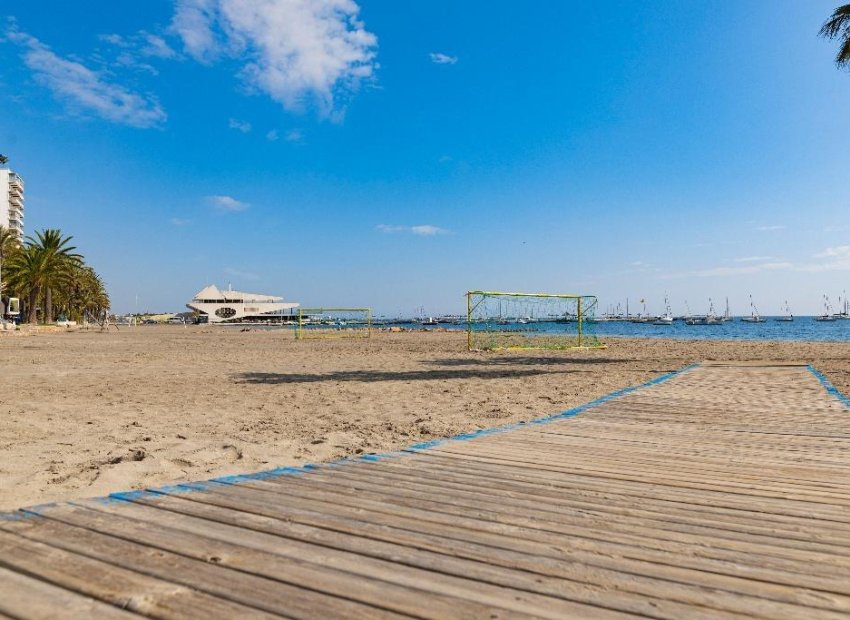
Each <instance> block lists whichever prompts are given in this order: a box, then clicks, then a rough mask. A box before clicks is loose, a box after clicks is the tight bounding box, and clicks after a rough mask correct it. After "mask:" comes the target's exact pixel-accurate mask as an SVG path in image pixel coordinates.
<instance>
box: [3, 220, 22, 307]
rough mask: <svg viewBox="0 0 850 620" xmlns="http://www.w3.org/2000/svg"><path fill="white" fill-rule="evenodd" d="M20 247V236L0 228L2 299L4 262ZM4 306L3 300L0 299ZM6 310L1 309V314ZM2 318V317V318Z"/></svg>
mask: <svg viewBox="0 0 850 620" xmlns="http://www.w3.org/2000/svg"><path fill="white" fill-rule="evenodd" d="M17 245H18V236H17V235H16V234H15V232H14V231H12V230H9V229H8V228H6V227H5V226H0V298H2V297H3V293H4V290H5V288H6V287H5V286H4V284H3V262H4V261H5V260H6V259H7V258H8V257H9V255H10V254H11V253H12V250H14V248H15V247H16V246H17ZM0 306H2V299H0ZM4 310H5V307H0V314H2V312H3V311H4ZM0 318H2V316H0Z"/></svg>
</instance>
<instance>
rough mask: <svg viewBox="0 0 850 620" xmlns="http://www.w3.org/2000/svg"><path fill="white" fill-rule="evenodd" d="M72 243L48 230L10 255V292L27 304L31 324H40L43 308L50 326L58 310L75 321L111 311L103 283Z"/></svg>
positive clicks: (59, 234) (8, 262)
mask: <svg viewBox="0 0 850 620" xmlns="http://www.w3.org/2000/svg"><path fill="white" fill-rule="evenodd" d="M71 240H72V237H69V236H63V235H62V232H61V231H59V230H56V229H51V228H48V229H45V230H42V231H39V232H37V233H36V234H35V236H34V237H27V239H26V242H25V244H24V245H23V246H21V247H18V248H15V249H14V250H13V251H12V252H11V253H10V254H9V258H8V260H7V266H8V268H7V273H8V278H6V279H7V281H8V284H9V287H10V289H11V290H14V291H15V293H16V294H17V295H18V296H20V297H23V298H25V299H26V300H27V304H26V305H27V321H28V322H30V323H35V322H36V321H37V320H38V306H39V304H41V305H42V307H43V308H44V314H43V318H44V320H45V322H48V323H50V322H52V321H53V311H54V308H56V307H58V308H60V309H62V310H64V311H65V312H66V313H67V314H68V315H69V317H73V318H82V316H83V314H84V313H85V312H86V311H90V312H92V313H99V312H100V311H101V310H104V309H107V308H109V296H108V295H107V294H106V289H105V287H104V285H103V282H102V281H101V280H100V277H99V276H98V275H97V273H95V271H94V270H93V269H92V268H91V267H87V266H86V265H85V264H84V263H83V258H82V256H80V255H79V254H77V253H76V252H75V250H76V248H75V247H74V246H72V245H71ZM54 297H55V299H54Z"/></svg>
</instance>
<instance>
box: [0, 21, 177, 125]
mask: <svg viewBox="0 0 850 620" xmlns="http://www.w3.org/2000/svg"><path fill="white" fill-rule="evenodd" d="M6 37H7V38H8V39H9V40H10V41H12V42H14V43H17V44H18V45H20V46H21V47H22V48H23V50H24V51H23V54H22V56H23V60H24V64H25V65H26V66H27V67H28V68H29V69H30V70H31V71H32V72H33V76H34V78H35V80H36V81H37V82H39V83H40V84H42V85H43V86H45V87H47V88H48V89H50V90H51V91H52V92H53V94H54V95H55V96H56V98H57V99H59V100H61V101H62V102H63V103H64V104H65V105H66V107H67V108H68V110H69V111H71V112H73V113H87V112H92V113H94V114H96V115H98V116H100V117H101V118H104V119H106V120H109V121H112V122H114V123H120V124H123V125H130V126H132V127H143V128H144V127H156V126H159V125H161V124H162V123H164V122H165V120H166V118H167V115H166V113H165V111H164V110H163V109H162V106H160V104H159V102H158V101H157V99H156V98H155V97H154V96H152V95H142V94H140V93H136V92H133V91H131V90H130V89H129V88H127V87H125V86H122V85H120V84H117V83H115V82H112V81H110V79H108V77H107V76H106V75H104V74H102V73H100V72H97V71H93V70H92V69H89V68H88V67H86V66H85V65H84V64H82V63H81V62H78V61H76V60H69V59H68V58H63V57H61V56H59V55H58V54H56V53H54V52H53V51H52V50H51V49H50V48H49V47H48V46H47V45H45V44H44V43H42V42H41V41H39V40H38V39H36V38H35V37H33V36H31V35H29V34H26V33H24V32H21V31H20V30H18V29H17V28H16V27H15V26H14V24H13V25H12V27H11V28H10V29H9V31H8V32H7V33H6Z"/></svg>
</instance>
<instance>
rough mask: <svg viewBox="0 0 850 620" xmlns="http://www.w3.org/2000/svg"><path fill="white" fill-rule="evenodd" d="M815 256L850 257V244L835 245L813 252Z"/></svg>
mask: <svg viewBox="0 0 850 620" xmlns="http://www.w3.org/2000/svg"><path fill="white" fill-rule="evenodd" d="M815 258H850V245H837V246H835V247H831V248H826V249H825V250H824V251H823V252H818V253H817V254H815Z"/></svg>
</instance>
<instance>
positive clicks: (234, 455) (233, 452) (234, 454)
mask: <svg viewBox="0 0 850 620" xmlns="http://www.w3.org/2000/svg"><path fill="white" fill-rule="evenodd" d="M222 449H223V450H224V452H225V455H226V456H227V459H228V460H229V461H230V462H231V463H233V462H235V461H238V460H239V459H241V458H242V450H241V449H240V448H237V447H236V446H234V445H231V444H225V445H224V446H222Z"/></svg>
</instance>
